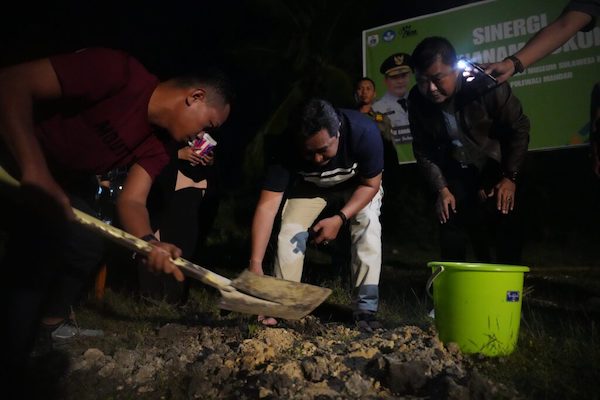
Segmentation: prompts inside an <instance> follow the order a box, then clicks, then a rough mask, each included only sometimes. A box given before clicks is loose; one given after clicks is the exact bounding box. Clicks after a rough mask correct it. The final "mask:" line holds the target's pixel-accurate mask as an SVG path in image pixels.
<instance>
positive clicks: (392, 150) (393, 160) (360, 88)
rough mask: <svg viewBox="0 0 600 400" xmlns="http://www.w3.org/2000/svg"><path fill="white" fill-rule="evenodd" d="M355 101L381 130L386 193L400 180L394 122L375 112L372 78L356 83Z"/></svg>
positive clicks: (364, 78)
mask: <svg viewBox="0 0 600 400" xmlns="http://www.w3.org/2000/svg"><path fill="white" fill-rule="evenodd" d="M354 88H355V92H354V100H355V101H356V107H357V108H358V111H360V112H361V113H363V114H365V115H367V116H368V117H369V118H371V120H372V121H373V122H375V124H377V128H379V132H381V138H382V139H383V165H384V167H383V187H384V189H385V190H386V192H389V190H390V188H392V187H393V186H394V182H395V180H396V179H397V178H398V172H399V169H400V164H399V161H398V153H397V152H396V147H395V146H394V142H393V140H392V122H391V121H390V119H389V118H388V116H387V115H385V114H382V113H380V112H377V111H375V110H373V103H374V101H375V98H376V97H377V91H376V90H375V82H373V80H372V79H371V78H367V77H366V76H365V77H362V78H360V79H358V80H357V81H356V84H355V86H354Z"/></svg>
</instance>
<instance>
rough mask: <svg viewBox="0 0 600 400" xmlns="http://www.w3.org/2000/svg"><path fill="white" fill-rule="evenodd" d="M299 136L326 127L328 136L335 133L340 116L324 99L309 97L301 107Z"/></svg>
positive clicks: (310, 134)
mask: <svg viewBox="0 0 600 400" xmlns="http://www.w3.org/2000/svg"><path fill="white" fill-rule="evenodd" d="M300 115H301V117H300V118H301V120H300V132H299V134H300V136H301V137H302V138H304V139H306V138H309V137H311V136H312V135H314V134H315V133H317V132H319V131H320V130H321V129H326V130H327V132H328V133H329V136H330V137H333V136H335V135H337V133H338V130H339V128H340V118H339V116H338V114H337V112H336V111H335V108H333V106H332V105H331V103H329V102H328V101H326V100H323V99H316V98H313V99H310V100H309V101H308V102H306V103H305V104H304V105H303V106H302V108H301V112H300Z"/></svg>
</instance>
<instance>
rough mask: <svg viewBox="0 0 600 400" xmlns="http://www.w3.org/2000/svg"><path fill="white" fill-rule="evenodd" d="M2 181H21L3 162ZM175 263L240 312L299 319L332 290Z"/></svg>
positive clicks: (108, 233)
mask: <svg viewBox="0 0 600 400" xmlns="http://www.w3.org/2000/svg"><path fill="white" fill-rule="evenodd" d="M0 182H3V183H5V184H8V185H10V186H12V187H14V188H16V187H18V186H19V182H18V181H17V180H16V179H14V178H13V177H12V176H10V175H9V174H8V173H7V172H6V171H5V170H4V168H2V167H1V166H0ZM73 212H74V213H75V221H76V222H77V223H78V224H80V225H82V226H84V227H85V228H87V229H89V230H91V231H93V232H96V233H98V234H100V235H102V236H104V237H106V238H108V239H110V240H112V241H114V242H116V243H118V244H121V245H123V246H124V247H126V248H128V249H130V250H133V251H135V252H137V253H140V254H143V255H148V254H150V252H151V250H152V248H153V247H152V245H151V244H149V243H148V242H146V241H144V240H141V239H139V238H137V237H135V236H133V235H131V234H129V233H127V232H125V231H123V230H121V229H118V228H115V227H114V226H112V225H108V224H106V223H104V222H102V221H100V220H99V219H97V218H94V217H92V216H91V215H88V214H86V213H84V212H82V211H80V210H78V209H76V208H73ZM173 264H175V265H176V266H177V267H179V268H180V269H181V270H182V272H183V273H184V274H185V275H186V276H188V277H190V278H195V279H198V280H199V281H201V282H202V283H205V284H207V285H209V286H212V287H214V288H216V289H218V290H219V292H220V293H221V296H222V298H221V301H220V302H219V307H220V308H222V309H225V310H231V311H237V312H240V313H246V314H256V315H268V316H273V317H280V318H284V319H300V318H302V317H304V316H306V315H307V314H309V313H310V312H311V311H312V310H314V309H315V308H316V307H317V306H318V305H320V304H321V303H322V302H323V301H325V299H327V297H329V295H330V294H331V289H326V288H322V287H319V286H314V285H308V284H305V283H300V282H292V281H286V280H283V279H277V278H274V277H272V276H265V275H262V276H261V275H257V274H254V273H252V272H250V271H248V270H244V272H242V273H241V274H240V275H239V276H238V277H237V278H235V279H233V280H230V279H227V278H225V277H223V276H221V275H218V274H215V273H214V272H211V271H209V270H207V269H206V268H202V267H200V266H198V265H196V264H194V263H192V262H190V261H187V260H185V259H183V258H177V259H176V260H173Z"/></svg>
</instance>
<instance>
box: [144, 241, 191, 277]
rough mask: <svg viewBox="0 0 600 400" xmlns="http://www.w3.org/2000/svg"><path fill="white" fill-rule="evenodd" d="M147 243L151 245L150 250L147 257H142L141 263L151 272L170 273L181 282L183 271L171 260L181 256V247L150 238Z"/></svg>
mask: <svg viewBox="0 0 600 400" xmlns="http://www.w3.org/2000/svg"><path fill="white" fill-rule="evenodd" d="M149 243H150V244H151V245H152V251H151V252H150V254H148V256H147V257H145V258H143V259H142V263H143V264H145V265H146V267H147V268H148V269H149V270H150V271H152V272H155V273H159V272H163V273H165V274H172V275H173V277H174V278H175V279H177V280H178V281H179V282H183V280H184V279H185V278H184V276H183V272H181V270H180V269H179V268H177V267H176V266H175V264H173V261H172V260H174V259H176V258H179V257H181V249H179V247H177V246H175V245H173V244H170V243H164V242H159V241H156V240H152V241H150V242H149Z"/></svg>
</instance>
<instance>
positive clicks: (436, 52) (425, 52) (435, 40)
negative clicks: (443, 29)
mask: <svg viewBox="0 0 600 400" xmlns="http://www.w3.org/2000/svg"><path fill="white" fill-rule="evenodd" d="M438 57H439V58H440V59H441V60H442V62H443V63H444V64H446V65H451V66H454V65H455V64H456V61H457V60H456V50H454V47H453V46H452V44H451V43H450V42H449V41H448V39H446V38H443V37H440V36H430V37H428V38H425V39H423V40H422V41H421V42H420V43H419V44H418V45H417V47H415V50H414V51H413V53H412V63H413V66H414V68H415V69H416V70H417V71H424V70H426V69H427V68H429V67H430V66H431V65H432V64H433V63H434V62H435V60H437V59H438Z"/></svg>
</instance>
